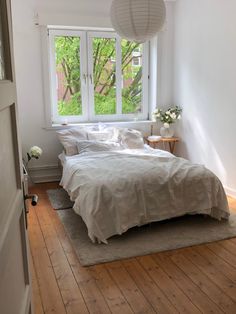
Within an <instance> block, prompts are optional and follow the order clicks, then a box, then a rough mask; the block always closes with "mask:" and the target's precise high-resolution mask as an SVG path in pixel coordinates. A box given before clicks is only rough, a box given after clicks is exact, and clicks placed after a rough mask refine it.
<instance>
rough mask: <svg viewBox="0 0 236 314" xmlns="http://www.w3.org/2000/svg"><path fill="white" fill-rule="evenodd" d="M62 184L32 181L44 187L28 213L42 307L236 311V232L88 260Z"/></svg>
mask: <svg viewBox="0 0 236 314" xmlns="http://www.w3.org/2000/svg"><path fill="white" fill-rule="evenodd" d="M54 187H57V184H55V183H50V184H49V183H48V184H41V185H35V186H34V187H33V188H32V189H31V192H33V193H37V194H38V195H39V204H38V206H37V207H30V213H29V215H28V222H29V239H30V248H31V256H32V258H31V266H32V267H31V268H32V282H33V303H34V309H35V313H36V314H41V313H56V314H61V313H76V314H80V313H102V314H105V313H117V314H126V313H140V314H142V313H163V314H167V313H171V314H173V313H234V314H235V313H236V238H234V239H230V240H226V241H221V242H218V243H212V244H208V245H201V246H195V247H192V248H187V249H180V250H176V251H172V252H165V253H158V254H153V255H148V256H144V257H138V258H132V259H128V260H123V261H118V262H113V263H107V264H102V265H97V266H92V267H82V266H80V263H79V261H78V259H77V257H76V255H75V253H74V250H73V248H72V246H71V244H70V241H69V239H68V237H67V236H66V234H65V231H64V229H63V226H62V224H61V223H60V221H59V219H58V217H57V213H56V212H55V211H54V210H53V209H52V207H51V206H50V203H49V201H48V198H47V195H46V190H47V189H48V188H54ZM229 203H230V207H231V208H232V209H233V210H234V211H235V212H236V200H234V199H232V198H229Z"/></svg>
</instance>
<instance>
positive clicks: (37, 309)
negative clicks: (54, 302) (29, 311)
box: [30, 255, 44, 314]
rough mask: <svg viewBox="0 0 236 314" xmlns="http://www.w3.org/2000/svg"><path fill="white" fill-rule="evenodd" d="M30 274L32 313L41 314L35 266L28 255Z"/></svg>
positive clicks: (42, 311) (41, 303)
mask: <svg viewBox="0 0 236 314" xmlns="http://www.w3.org/2000/svg"><path fill="white" fill-rule="evenodd" d="M30 273H31V281H32V302H33V306H32V307H33V311H34V313H35V314H43V313H44V310H43V302H42V298H41V295H40V291H39V283H38V279H37V276H36V273H35V266H34V264H33V258H32V256H31V255H30Z"/></svg>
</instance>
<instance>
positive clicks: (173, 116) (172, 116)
mask: <svg viewBox="0 0 236 314" xmlns="http://www.w3.org/2000/svg"><path fill="white" fill-rule="evenodd" d="M170 117H171V118H172V119H173V120H175V119H176V114H175V113H174V112H173V113H171V114H170Z"/></svg>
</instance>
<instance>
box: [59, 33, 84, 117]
mask: <svg viewBox="0 0 236 314" xmlns="http://www.w3.org/2000/svg"><path fill="white" fill-rule="evenodd" d="M55 52H56V76H57V104H58V114H59V115H60V116H68V115H69V116H74V115H82V98H81V80H80V38H79V37H71V36H57V37H56V38H55Z"/></svg>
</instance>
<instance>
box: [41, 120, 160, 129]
mask: <svg viewBox="0 0 236 314" xmlns="http://www.w3.org/2000/svg"><path fill="white" fill-rule="evenodd" d="M101 123H102V124H106V125H109V126H117V127H135V126H140V125H153V124H155V123H156V122H155V121H152V120H137V121H114V122H106V121H105V122H101ZM93 125H98V122H88V123H84V122H82V123H73V124H72V123H71V124H65V125H62V124H56V123H55V124H52V126H45V127H43V129H44V130H48V131H50V130H51V131H53V130H54V131H56V130H63V129H66V128H67V129H68V128H72V127H77V126H93Z"/></svg>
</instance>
